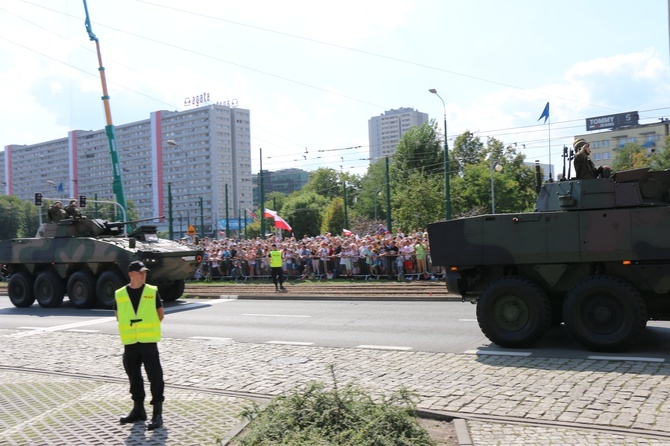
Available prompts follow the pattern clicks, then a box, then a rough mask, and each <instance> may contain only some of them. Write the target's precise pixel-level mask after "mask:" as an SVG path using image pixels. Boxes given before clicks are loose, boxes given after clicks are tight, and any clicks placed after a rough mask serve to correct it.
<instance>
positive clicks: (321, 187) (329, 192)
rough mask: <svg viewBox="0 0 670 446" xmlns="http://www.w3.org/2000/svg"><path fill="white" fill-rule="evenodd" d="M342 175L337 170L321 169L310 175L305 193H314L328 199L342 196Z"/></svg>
mask: <svg viewBox="0 0 670 446" xmlns="http://www.w3.org/2000/svg"><path fill="white" fill-rule="evenodd" d="M341 181H342V175H341V173H339V172H337V171H336V170H335V169H331V168H327V167H320V168H318V169H317V170H315V171H313V172H310V173H309V178H308V179H307V183H306V184H305V185H304V186H303V187H302V190H303V191H304V192H314V193H315V194H319V195H321V196H323V197H326V198H328V199H331V200H332V199H333V198H335V197H341V196H342V182H341Z"/></svg>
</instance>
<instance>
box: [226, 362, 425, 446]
mask: <svg viewBox="0 0 670 446" xmlns="http://www.w3.org/2000/svg"><path fill="white" fill-rule="evenodd" d="M331 373H332V374H333V380H334V386H333V388H332V389H328V388H327V387H326V385H325V384H323V383H319V382H310V383H309V384H307V385H306V386H304V387H300V388H297V389H294V390H293V391H291V392H290V393H289V394H287V395H283V396H280V397H277V398H275V399H274V400H272V401H271V402H270V404H269V405H268V406H266V407H264V408H261V407H260V406H258V405H254V406H253V407H252V408H250V409H247V410H245V411H244V412H243V413H242V417H244V418H247V419H248V420H249V421H250V422H249V425H248V426H247V428H246V429H245V435H244V437H243V438H241V439H239V440H238V441H237V443H236V444H237V445H240V446H252V445H253V446H280V445H284V446H344V445H347V446H387V445H388V446H391V445H393V446H403V445H407V446H423V445H426V446H428V445H434V444H435V443H434V442H433V441H432V439H431V438H430V435H429V434H428V432H426V430H425V429H423V428H422V427H421V426H419V424H418V423H417V421H416V418H415V417H414V411H415V409H416V400H417V396H416V395H415V394H413V393H412V392H410V391H408V390H407V389H401V390H399V391H397V392H394V393H393V394H391V395H390V396H381V397H380V398H379V401H378V402H375V401H374V400H373V398H372V397H371V396H369V395H368V394H366V393H365V392H364V391H363V390H361V389H359V388H358V387H357V386H355V385H353V384H347V385H346V386H345V387H344V388H342V389H340V388H338V385H337V380H336V379H335V376H334V373H333V367H332V366H331Z"/></svg>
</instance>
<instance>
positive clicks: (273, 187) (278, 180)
mask: <svg viewBox="0 0 670 446" xmlns="http://www.w3.org/2000/svg"><path fill="white" fill-rule="evenodd" d="M259 177H260V174H256V175H254V177H253V180H252V183H253V188H254V206H258V205H259V204H260V200H259V189H260V188H259V184H258V183H259ZM308 179H309V172H307V171H306V170H302V169H295V168H293V169H281V170H277V171H275V172H270V171H269V170H264V171H263V193H264V194H265V195H267V194H268V193H269V192H281V193H282V194H284V195H287V196H288V195H290V194H291V192H295V191H297V190H300V189H302V187H303V186H304V185H305V184H307V180H308ZM266 207H268V206H267V203H266ZM273 210H277V209H273Z"/></svg>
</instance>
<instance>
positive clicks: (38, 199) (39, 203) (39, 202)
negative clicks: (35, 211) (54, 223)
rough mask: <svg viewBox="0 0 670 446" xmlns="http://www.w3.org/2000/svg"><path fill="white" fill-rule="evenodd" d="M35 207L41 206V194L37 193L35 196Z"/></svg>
mask: <svg viewBox="0 0 670 446" xmlns="http://www.w3.org/2000/svg"><path fill="white" fill-rule="evenodd" d="M35 206H42V194H41V193H39V192H37V193H36V194H35Z"/></svg>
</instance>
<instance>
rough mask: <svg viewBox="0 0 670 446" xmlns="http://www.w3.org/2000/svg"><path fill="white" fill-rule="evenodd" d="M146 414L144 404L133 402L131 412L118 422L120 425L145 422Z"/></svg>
mask: <svg viewBox="0 0 670 446" xmlns="http://www.w3.org/2000/svg"><path fill="white" fill-rule="evenodd" d="M146 419H147V412H146V411H145V410H144V403H143V402H139V403H138V402H137V401H135V405H134V406H133V410H131V411H130V413H129V414H128V416H127V417H122V418H121V419H120V420H119V421H120V422H121V424H125V423H137V422H138V421H146Z"/></svg>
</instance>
